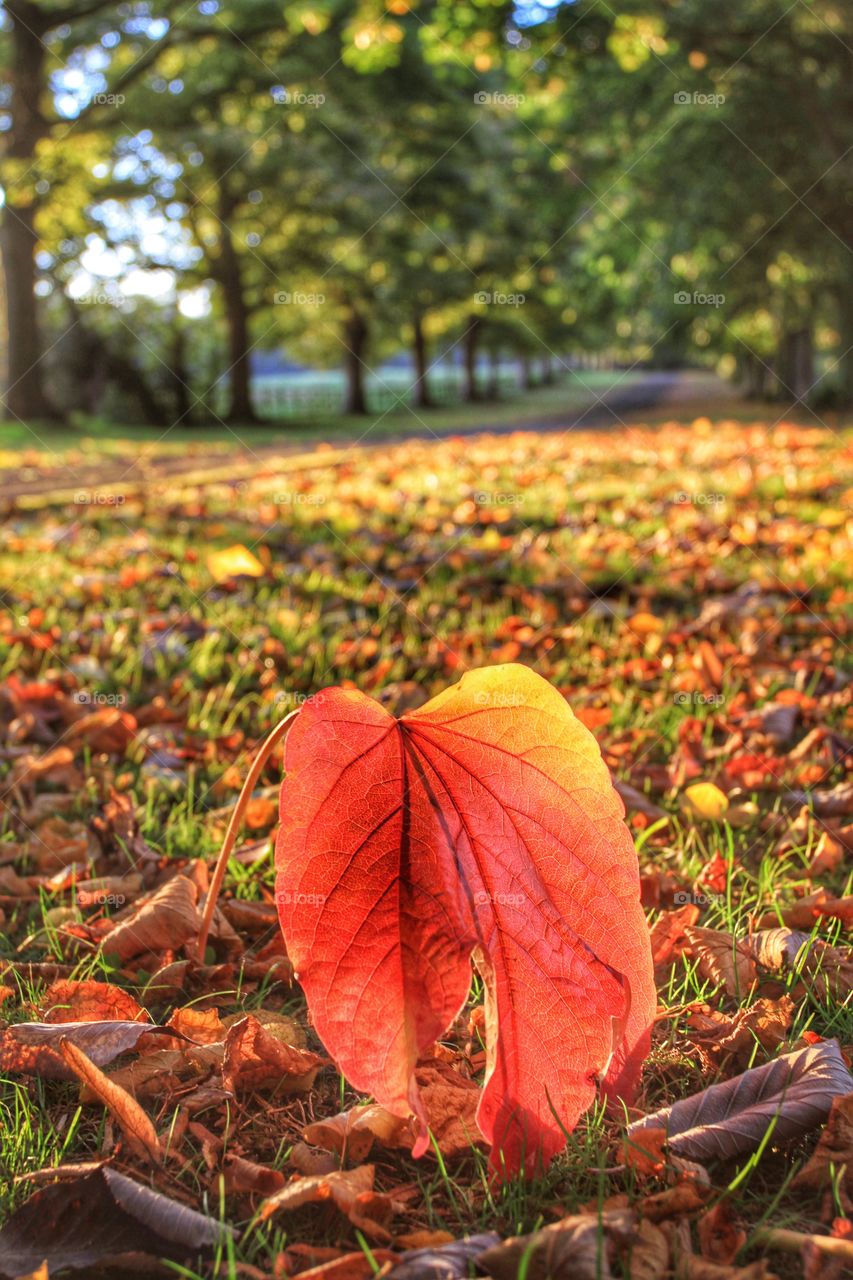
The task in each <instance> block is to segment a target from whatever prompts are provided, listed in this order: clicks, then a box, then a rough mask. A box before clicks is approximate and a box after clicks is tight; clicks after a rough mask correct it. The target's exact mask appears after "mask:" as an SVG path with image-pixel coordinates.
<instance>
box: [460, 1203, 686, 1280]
mask: <svg viewBox="0 0 853 1280" xmlns="http://www.w3.org/2000/svg"><path fill="white" fill-rule="evenodd" d="M637 1234H638V1233H637V1224H636V1219H635V1218H634V1215H633V1214H632V1213H631V1212H630V1211H629V1210H627V1209H616V1210H610V1211H604V1212H603V1213H601V1214H600V1215H599V1214H592V1213H583V1214H581V1213H577V1214H572V1215H570V1216H569V1217H567V1218H563V1219H562V1220H561V1221H560V1222H555V1223H553V1224H552V1225H551V1226H548V1227H542V1228H541V1230H539V1231H534V1232H533V1233H532V1234H530V1235H526V1236H513V1237H512V1238H510V1239H509V1240H505V1241H504V1242H503V1243H502V1244H497V1245H493V1246H492V1248H490V1249H486V1250H485V1251H484V1252H483V1253H481V1254H479V1255H478V1256H477V1258H476V1263H477V1266H478V1267H479V1268H480V1269H481V1270H482V1271H485V1272H487V1274H488V1275H490V1276H493V1277H494V1280H517V1277H518V1275H519V1273H520V1271H521V1268H522V1267H523V1274H524V1277H525V1280H610V1277H611V1276H612V1274H613V1273H612V1272H611V1270H610V1263H611V1261H615V1259H616V1257H618V1256H619V1255H621V1254H624V1253H626V1252H627V1250H628V1247H629V1246H630V1244H631V1243H632V1242H633V1241H635V1240H636V1239H637ZM666 1256H667V1257H668V1250H666ZM665 1270H666V1267H664V1271H665Z"/></svg>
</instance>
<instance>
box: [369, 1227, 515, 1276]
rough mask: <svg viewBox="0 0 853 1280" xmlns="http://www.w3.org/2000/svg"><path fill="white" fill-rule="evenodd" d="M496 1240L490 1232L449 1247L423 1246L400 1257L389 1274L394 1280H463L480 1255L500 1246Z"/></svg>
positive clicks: (495, 1235)
mask: <svg viewBox="0 0 853 1280" xmlns="http://www.w3.org/2000/svg"><path fill="white" fill-rule="evenodd" d="M403 1238H404V1237H400V1239H403ZM500 1242H501V1241H500V1236H499V1235H497V1233H496V1232H494V1231H484V1232H482V1233H481V1234H479V1235H475V1236H466V1237H465V1239H463V1240H454V1241H452V1242H451V1243H449V1244H445V1245H440V1246H438V1247H436V1246H435V1245H425V1246H424V1247H423V1248H419V1249H414V1250H412V1251H411V1252H408V1253H404V1254H403V1257H402V1258H401V1259H400V1262H399V1263H398V1265H397V1266H396V1267H394V1268H393V1269H392V1271H390V1272H389V1273H388V1274H389V1278H390V1276H393V1277H394V1280H467V1277H468V1276H470V1275H471V1273H472V1271H473V1269H474V1262H475V1260H476V1259H477V1258H478V1256H479V1255H480V1254H481V1253H485V1251H486V1250H487V1249H493V1248H495V1247H497V1246H499V1245H500Z"/></svg>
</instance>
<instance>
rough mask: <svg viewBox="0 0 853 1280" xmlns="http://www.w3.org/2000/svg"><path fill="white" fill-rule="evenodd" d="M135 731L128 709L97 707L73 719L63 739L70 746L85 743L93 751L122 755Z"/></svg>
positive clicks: (135, 727) (134, 722)
mask: <svg viewBox="0 0 853 1280" xmlns="http://www.w3.org/2000/svg"><path fill="white" fill-rule="evenodd" d="M136 731H137V725H136V719H135V717H134V716H132V715H131V714H130V712H129V711H120V710H119V709H118V707H99V708H98V709H97V711H91V712H89V714H88V715H85V716H81V718H80V719H79V720H77V721H75V723H74V724H73V725H72V726H71V728H70V729H68V730H67V731H66V733H65V741H66V743H67V744H68V745H69V746H71V747H75V746H77V747H79V746H80V745H81V744H83V743H85V744H86V746H89V747H91V748H92V750H93V751H105V752H108V753H110V754H114V755H123V754H124V752H125V751H126V750H127V748H128V747H129V746H130V744H131V742H132V741H133V739H134V738H135V737H136Z"/></svg>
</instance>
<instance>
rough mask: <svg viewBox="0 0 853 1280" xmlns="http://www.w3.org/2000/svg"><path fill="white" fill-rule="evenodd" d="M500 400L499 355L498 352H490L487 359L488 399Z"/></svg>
mask: <svg viewBox="0 0 853 1280" xmlns="http://www.w3.org/2000/svg"><path fill="white" fill-rule="evenodd" d="M500 398H501V355H500V352H499V351H492V352H491V353H490V358H489V399H490V400H500Z"/></svg>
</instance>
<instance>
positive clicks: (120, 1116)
mask: <svg viewBox="0 0 853 1280" xmlns="http://www.w3.org/2000/svg"><path fill="white" fill-rule="evenodd" d="M59 1052H60V1053H61V1054H62V1057H63V1059H64V1061H65V1064H66V1066H67V1067H68V1068H69V1070H70V1071H72V1072H73V1073H74V1075H75V1076H76V1077H77V1079H78V1080H79V1081H80V1083H81V1084H84V1085H85V1086H86V1087H87V1089H89V1090H91V1091H92V1093H94V1094H95V1096H96V1097H97V1098H98V1099H99V1100H100V1101H101V1102H102V1103H103V1104H104V1106H105V1107H106V1108H107V1110H108V1111H109V1112H110V1114H111V1115H112V1116H113V1117H114V1118H115V1120H116V1121H117V1122H118V1125H119V1128H120V1129H121V1131H122V1133H123V1134H124V1136H125V1138H126V1139H127V1145H128V1147H130V1149H131V1150H132V1151H133V1152H134V1153H135V1154H136V1155H137V1156H141V1157H142V1158H143V1159H146V1158H147V1159H148V1160H150V1161H151V1162H152V1163H153V1164H159V1163H160V1159H161V1155H162V1152H161V1150H160V1139H159V1138H158V1137H157V1130H156V1129H155V1128H154V1125H153V1124H152V1122H151V1119H150V1117H149V1116H148V1114H147V1113H146V1112H145V1111H143V1109H142V1107H141V1106H140V1105H139V1103H138V1102H137V1101H136V1099H135V1098H133V1097H131V1095H130V1094H129V1093H128V1092H127V1090H125V1089H123V1088H122V1087H121V1085H120V1084H116V1082H115V1080H111V1079H110V1078H109V1076H106V1075H104V1073H103V1071H101V1069H100V1067H96V1066H95V1064H94V1062H92V1060H91V1059H90V1058H87V1057H86V1054H85V1053H84V1052H83V1050H82V1049H80V1048H78V1046H77V1045H75V1044H74V1043H73V1041H71V1040H68V1039H62V1040H60V1042H59Z"/></svg>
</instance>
